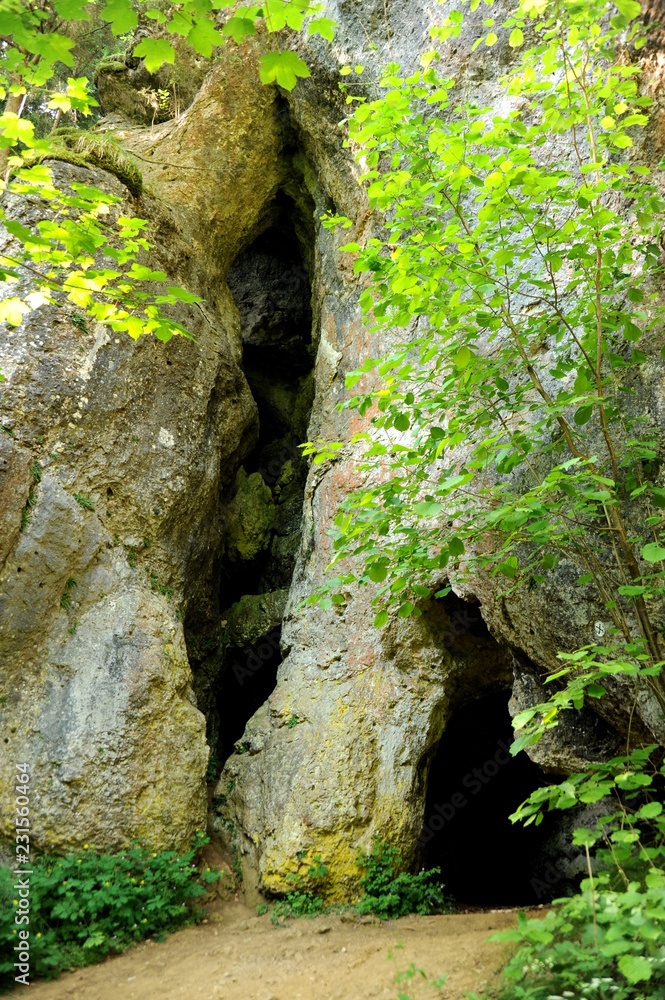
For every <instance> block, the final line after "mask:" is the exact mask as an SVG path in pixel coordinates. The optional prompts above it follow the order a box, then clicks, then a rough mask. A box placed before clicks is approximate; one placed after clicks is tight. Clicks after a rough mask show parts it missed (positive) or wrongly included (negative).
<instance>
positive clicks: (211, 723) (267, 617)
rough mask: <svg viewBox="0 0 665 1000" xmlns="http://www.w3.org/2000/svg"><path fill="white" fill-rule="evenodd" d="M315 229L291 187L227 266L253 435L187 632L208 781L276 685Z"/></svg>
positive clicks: (304, 409) (301, 466)
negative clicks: (213, 568) (255, 417)
mask: <svg viewBox="0 0 665 1000" xmlns="http://www.w3.org/2000/svg"><path fill="white" fill-rule="evenodd" d="M314 234H315V229H314V203H313V202H312V200H311V198H310V197H309V194H308V193H307V192H306V190H304V188H303V189H301V187H299V186H298V185H296V184H294V185H293V187H292V188H291V187H290V188H289V194H287V193H286V192H285V191H282V192H279V193H278V195H277V196H276V198H275V200H274V202H273V203H272V205H271V206H270V207H269V209H268V211H267V213H266V215H265V218H264V220H263V225H262V227H261V231H260V233H259V234H258V235H257V237H256V238H255V240H254V241H253V243H252V244H251V245H250V246H249V247H248V248H247V249H246V250H244V251H243V252H242V253H241V254H240V255H239V256H238V257H237V258H236V260H235V261H234V262H233V264H232V265H231V268H230V270H229V273H228V284H229V288H230V290H231V293H232V294H233V297H234V300H235V303H236V306H237V308H238V312H239V314H240V321H241V331H242V340H243V360H242V367H243V371H244V373H245V377H246V378H247V382H248V384H249V387H250V389H251V392H252V395H253V397H254V400H255V402H256V404H257V408H258V412H259V433H258V439H257V441H256V444H255V446H254V448H253V450H252V451H251V453H250V454H249V455H246V456H245V457H244V458H243V460H242V463H241V465H240V467H239V468H238V470H237V474H236V476H235V479H234V481H233V482H229V483H227V484H226V486H225V488H224V492H223V495H222V496H221V498H220V500H221V512H222V518H223V522H224V535H225V543H224V552H223V554H222V556H221V558H220V560H219V563H218V568H217V572H216V579H215V582H214V595H212V597H211V599H210V602H209V606H208V608H207V609H206V618H207V621H206V623H205V626H204V628H203V629H201V627H200V626H198V628H194V629H190V630H189V633H187V631H186V635H187V638H188V651H189V654H190V661H191V662H192V667H193V672H194V688H195V692H196V696H197V701H198V705H199V708H200V709H201V711H203V712H204V714H205V716H206V722H207V735H208V743H209V746H210V764H209V767H208V782H209V783H212V782H215V781H216V780H217V779H218V777H219V774H220V772H221V769H222V767H223V765H224V763H225V762H226V760H227V759H228V757H229V756H230V755H231V754H232V753H233V752H234V749H238V750H240V752H242V744H241V742H240V741H241V740H242V734H243V731H244V729H245V725H246V723H247V722H248V720H249V719H250V718H251V717H252V715H254V713H255V712H256V711H257V710H258V709H259V708H260V707H261V705H263V704H264V702H265V701H266V700H267V699H268V697H269V696H270V694H271V693H272V691H273V690H274V687H275V684H276V681H277V670H278V668H279V665H280V663H281V651H280V636H281V625H282V618H283V615H284V608H285V606H286V599H287V595H288V589H289V586H290V583H291V578H292V576H293V570H294V567H295V561H296V557H297V553H298V550H299V547H300V534H301V520H302V509H303V499H304V489H305V481H306V478H307V463H306V461H305V460H304V459H303V458H302V454H301V451H300V449H299V447H298V446H299V445H300V444H301V443H302V442H303V441H305V440H306V439H307V426H308V423H309V415H310V411H311V407H312V402H313V396H314V378H313V366H314V357H315V351H314V347H313V344H312V277H313V265H314ZM202 632H203V633H204V634H205V638H203V636H202V634H201V633H202Z"/></svg>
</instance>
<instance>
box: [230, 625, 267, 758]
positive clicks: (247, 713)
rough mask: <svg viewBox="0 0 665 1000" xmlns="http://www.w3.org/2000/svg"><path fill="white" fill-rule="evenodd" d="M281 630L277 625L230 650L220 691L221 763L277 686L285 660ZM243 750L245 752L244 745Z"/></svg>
mask: <svg viewBox="0 0 665 1000" xmlns="http://www.w3.org/2000/svg"><path fill="white" fill-rule="evenodd" d="M281 631H282V630H281V627H277V628H275V629H273V630H272V631H271V632H269V633H268V634H267V635H265V636H262V637H261V638H260V640H259V641H258V642H256V643H255V644H254V645H253V646H250V647H249V648H248V649H231V650H230V651H229V655H228V656H227V658H226V663H225V664H224V669H223V672H222V675H221V676H220V678H219V684H218V692H217V707H218V712H219V737H218V740H217V754H218V756H219V760H220V762H223V761H225V760H226V759H227V758H228V757H229V756H230V755H231V754H232V753H233V749H234V746H235V744H236V743H237V742H238V741H239V740H240V739H241V737H242V734H243V732H244V729H245V725H246V724H247V720H248V719H250V718H251V717H252V716H253V715H254V713H255V712H257V711H258V710H259V708H260V707H261V705H263V703H264V702H265V701H267V700H268V698H269V697H270V695H271V694H272V692H273V691H274V689H275V684H276V683H277V669H278V667H279V665H280V663H281V662H282V654H281V652H280V646H279V643H280V636H281ZM240 751H241V752H242V751H243V747H242V745H240Z"/></svg>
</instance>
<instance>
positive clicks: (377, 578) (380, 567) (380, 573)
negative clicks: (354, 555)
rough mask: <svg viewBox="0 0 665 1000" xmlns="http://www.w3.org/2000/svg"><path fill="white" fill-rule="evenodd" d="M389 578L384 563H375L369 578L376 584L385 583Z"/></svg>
mask: <svg viewBox="0 0 665 1000" xmlns="http://www.w3.org/2000/svg"><path fill="white" fill-rule="evenodd" d="M387 576H388V568H387V566H385V565H384V564H383V563H374V564H373V565H372V566H370V568H369V578H370V580H372V581H373V582H374V583H383V581H384V580H385V578H386V577H387Z"/></svg>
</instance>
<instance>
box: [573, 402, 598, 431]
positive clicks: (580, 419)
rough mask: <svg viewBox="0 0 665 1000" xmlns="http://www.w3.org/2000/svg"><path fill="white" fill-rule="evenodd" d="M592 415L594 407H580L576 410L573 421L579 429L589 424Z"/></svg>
mask: <svg viewBox="0 0 665 1000" xmlns="http://www.w3.org/2000/svg"><path fill="white" fill-rule="evenodd" d="M592 413H593V406H580V408H579V410H575V415H574V416H573V420H574V421H575V423H576V424H577V426H578V427H581V426H582V425H583V424H586V423H588V422H589V420H590V419H591V415H592Z"/></svg>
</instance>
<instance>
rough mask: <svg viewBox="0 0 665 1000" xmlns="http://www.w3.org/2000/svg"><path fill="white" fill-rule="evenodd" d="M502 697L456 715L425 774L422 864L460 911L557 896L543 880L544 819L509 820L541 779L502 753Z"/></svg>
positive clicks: (546, 877) (507, 734) (558, 889)
mask: <svg viewBox="0 0 665 1000" xmlns="http://www.w3.org/2000/svg"><path fill="white" fill-rule="evenodd" d="M509 697H510V692H509V691H505V690H504V691H499V692H496V693H492V694H487V695H485V696H483V697H481V698H478V699H476V700H475V701H471V702H467V703H466V704H465V705H463V706H462V707H461V708H460V709H459V710H458V711H457V712H455V713H454V715H453V716H452V718H451V719H450V721H449V723H448V725H447V727H446V730H445V732H444V734H443V736H442V738H441V741H440V743H439V745H438V747H437V749H436V753H435V755H434V758H433V759H432V762H431V765H430V768H429V775H428V783H427V784H428V789H427V799H426V806H425V821H424V824H423V832H422V834H421V839H420V844H421V845H422V848H423V861H424V864H425V865H426V867H431V866H434V865H438V866H439V867H440V868H441V873H442V880H443V882H444V884H445V886H446V888H447V890H448V891H449V892H450V893H451V894H452V895H453V897H454V898H455V899H456V900H457V902H458V904H459V905H470V906H497V905H501V906H526V905H533V904H536V903H542V902H545V901H547V900H548V899H550V898H553V897H555V896H557V895H563V894H564V887H563V885H562V884H560V883H559V884H557V881H556V880H554V882H552V880H551V878H550V872H551V870H552V865H551V861H550V859H549V858H548V857H547V849H546V842H547V840H548V838H549V837H550V836H551V833H552V826H551V823H550V822H548V819H549V817H546V818H545V821H544V822H543V823H542V824H541V825H540V826H539V827H535V826H530V827H526V828H524V827H523V826H521V825H519V824H517V825H513V824H512V823H511V822H510V820H509V819H508V816H509V814H510V813H512V812H514V810H515V809H516V807H517V806H518V805H519V804H520V802H522V801H524V799H525V798H526V797H527V796H528V795H529V793H530V792H532V791H533V790H534V789H535V788H538V787H539V786H540V785H542V784H543V783H544V780H545V779H544V774H543V772H542V771H541V769H540V768H539V767H538V766H537V765H536V764H534V763H533V762H532V761H530V760H529V758H528V757H527V756H526V754H524V753H521V754H518V755H517V756H516V757H511V755H510V753H509V747H510V744H511V742H512V740H513V731H512V726H511V720H510V714H509V712H508V700H509Z"/></svg>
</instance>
